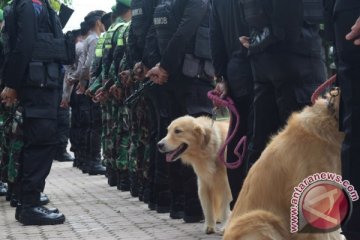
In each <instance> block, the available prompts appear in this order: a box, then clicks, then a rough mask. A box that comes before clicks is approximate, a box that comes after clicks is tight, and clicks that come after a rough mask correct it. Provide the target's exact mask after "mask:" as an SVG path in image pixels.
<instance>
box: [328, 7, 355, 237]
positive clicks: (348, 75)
mask: <svg viewBox="0 0 360 240" xmlns="http://www.w3.org/2000/svg"><path fill="white" fill-rule="evenodd" d="M359 14H360V9H359V8H355V9H351V10H346V11H341V12H337V13H336V14H335V19H334V20H335V21H334V22H335V35H336V49H337V57H338V61H337V67H338V75H337V76H338V82H339V85H340V88H341V121H342V122H341V123H342V129H343V131H344V132H345V140H344V142H343V145H342V153H341V160H342V174H343V179H347V180H349V181H350V183H351V184H352V185H353V186H354V187H355V189H356V190H357V191H360V175H359V171H360V162H359V156H360V81H359V78H360V47H359V46H355V45H353V43H352V42H351V41H347V40H345V35H346V34H348V33H349V32H350V29H351V26H352V25H353V24H354V23H355V21H356V20H357V19H358V17H359ZM342 230H343V232H344V233H345V235H346V238H347V239H349V240H353V239H360V202H359V201H356V202H353V212H352V216H351V219H350V220H349V221H348V222H347V224H344V225H343V226H342Z"/></svg>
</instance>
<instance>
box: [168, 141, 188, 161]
mask: <svg viewBox="0 0 360 240" xmlns="http://www.w3.org/2000/svg"><path fill="white" fill-rule="evenodd" d="M187 148H188V145H187V144H185V143H183V144H181V145H180V146H179V147H178V148H177V149H175V150H173V151H171V152H167V153H166V161H167V162H174V161H176V160H177V159H178V158H179V156H180V155H181V154H182V153H183V152H185V150H186V149H187Z"/></svg>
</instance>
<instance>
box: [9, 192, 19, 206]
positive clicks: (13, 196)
mask: <svg viewBox="0 0 360 240" xmlns="http://www.w3.org/2000/svg"><path fill="white" fill-rule="evenodd" d="M18 203H19V199H18V196H17V195H16V194H15V193H12V194H11V198H10V206H11V207H17V205H18Z"/></svg>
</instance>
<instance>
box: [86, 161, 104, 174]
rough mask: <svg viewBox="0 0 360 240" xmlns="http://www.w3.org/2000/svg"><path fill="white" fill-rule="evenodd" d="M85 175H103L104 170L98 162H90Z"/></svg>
mask: <svg viewBox="0 0 360 240" xmlns="http://www.w3.org/2000/svg"><path fill="white" fill-rule="evenodd" d="M83 172H84V171H83ZM87 173H89V175H90V176H93V175H105V173H106V168H105V167H104V166H103V165H102V164H101V163H100V162H90V163H89V165H88V168H87Z"/></svg>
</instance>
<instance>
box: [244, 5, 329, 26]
mask: <svg viewBox="0 0 360 240" xmlns="http://www.w3.org/2000/svg"><path fill="white" fill-rule="evenodd" d="M239 1H240V3H241V5H242V9H243V13H244V18H245V21H246V23H247V24H248V25H249V26H250V27H252V28H263V27H265V26H269V25H271V19H270V14H271V13H270V11H271V3H270V2H269V1H268V0H239ZM302 1H303V10H304V21H306V22H308V23H311V24H318V23H320V22H322V21H323V19H324V8H323V0H302Z"/></svg>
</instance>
